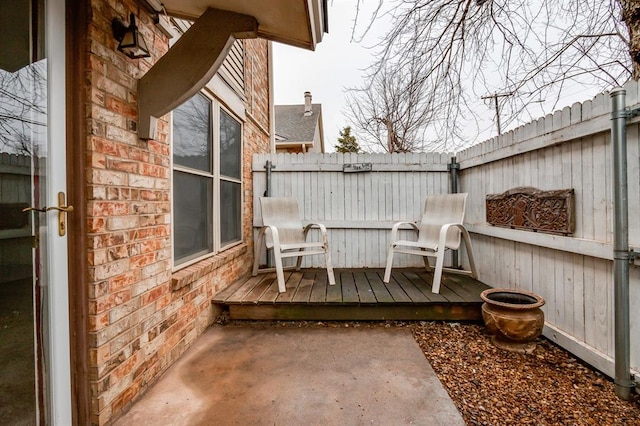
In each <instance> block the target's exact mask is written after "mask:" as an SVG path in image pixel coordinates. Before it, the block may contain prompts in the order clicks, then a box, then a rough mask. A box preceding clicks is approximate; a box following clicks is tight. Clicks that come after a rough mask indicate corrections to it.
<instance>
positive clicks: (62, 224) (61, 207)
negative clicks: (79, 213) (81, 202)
mask: <svg viewBox="0 0 640 426" xmlns="http://www.w3.org/2000/svg"><path fill="white" fill-rule="evenodd" d="M65 202H66V196H65V194H64V192H58V207H47V208H46V211H51V210H55V211H57V212H58V235H60V236H61V237H63V236H64V235H65V234H66V233H67V213H68V212H72V211H73V206H67V205H65Z"/></svg>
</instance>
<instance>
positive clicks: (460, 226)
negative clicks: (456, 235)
mask: <svg viewBox="0 0 640 426" xmlns="http://www.w3.org/2000/svg"><path fill="white" fill-rule="evenodd" d="M451 227H454V228H458V229H460V231H461V232H462V233H463V234H467V235H468V233H467V229H466V228H465V227H464V225H463V224H462V223H445V224H444V225H442V227H441V228H440V237H439V241H438V246H444V247H446V242H447V232H448V231H449V228H451ZM454 249H457V247H456V248H454Z"/></svg>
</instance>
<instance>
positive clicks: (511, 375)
mask: <svg viewBox="0 0 640 426" xmlns="http://www.w3.org/2000/svg"><path fill="white" fill-rule="evenodd" d="M410 327H411V330H412V332H413V335H414V337H415V339H416V341H417V342H418V344H419V345H420V347H421V348H422V351H423V352H424V354H425V356H426V358H427V359H428V360H429V363H430V364H431V366H432V367H433V369H434V370H435V372H436V374H437V375H438V378H439V379H440V381H441V382H442V384H443V385H444V387H445V388H446V389H447V391H448V392H449V395H450V396H451V398H452V399H453V402H454V403H455V405H456V407H457V408H458V410H459V411H460V413H462V416H463V417H464V420H465V422H466V423H467V424H469V425H640V401H639V399H638V397H637V395H636V397H635V400H634V401H631V402H626V401H622V400H621V399H619V398H618V397H617V396H616V395H615V390H614V385H613V382H612V381H611V380H609V378H608V377H606V376H604V375H602V374H600V373H599V372H597V371H595V370H593V369H592V368H591V367H589V366H587V365H585V364H583V363H582V362H580V361H578V360H576V359H575V358H574V357H573V356H572V355H571V354H569V353H567V352H566V351H564V350H563V349H561V348H559V347H558V346H556V345H555V344H553V343H552V342H550V341H549V340H547V339H545V338H544V337H541V338H538V341H537V343H538V344H537V347H536V350H535V351H534V352H533V353H532V354H530V355H524V354H518V353H512V352H507V351H504V350H501V349H498V348H496V347H495V346H493V345H492V344H491V341H490V336H489V335H488V333H487V332H486V329H485V328H484V326H480V325H473V324H458V323H443V322H429V323H418V324H412V325H410Z"/></svg>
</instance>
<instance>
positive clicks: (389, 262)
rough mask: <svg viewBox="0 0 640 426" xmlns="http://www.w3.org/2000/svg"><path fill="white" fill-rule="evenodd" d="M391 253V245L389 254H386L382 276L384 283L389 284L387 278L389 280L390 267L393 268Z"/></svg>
mask: <svg viewBox="0 0 640 426" xmlns="http://www.w3.org/2000/svg"><path fill="white" fill-rule="evenodd" d="M393 254H394V248H393V245H391V246H390V247H389V254H387V267H386V268H385V269H384V278H383V279H382V282H383V283H385V284H389V280H391V268H393Z"/></svg>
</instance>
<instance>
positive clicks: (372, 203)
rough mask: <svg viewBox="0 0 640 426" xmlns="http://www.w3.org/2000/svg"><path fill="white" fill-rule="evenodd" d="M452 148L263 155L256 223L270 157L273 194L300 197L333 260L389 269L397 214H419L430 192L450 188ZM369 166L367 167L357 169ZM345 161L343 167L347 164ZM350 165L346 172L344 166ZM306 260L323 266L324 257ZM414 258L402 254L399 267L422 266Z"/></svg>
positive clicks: (257, 166)
mask: <svg viewBox="0 0 640 426" xmlns="http://www.w3.org/2000/svg"><path fill="white" fill-rule="evenodd" d="M452 156H453V155H451V154H424V153H422V154H397V155H383V154H374V155H371V154H273V155H269V154H263V155H256V156H255V157H254V159H253V172H254V194H255V195H256V197H254V208H255V210H254V211H255V212H256V215H255V218H254V225H256V226H259V225H261V224H262V218H261V216H260V208H259V200H258V196H259V195H262V194H264V192H265V190H266V170H265V164H266V162H267V160H269V161H271V162H272V163H273V165H274V166H275V168H274V169H273V172H272V174H271V176H272V179H271V195H272V196H274V197H294V198H297V199H298V205H299V207H300V214H301V216H302V219H303V221H304V222H322V223H323V224H324V225H325V226H326V227H327V230H328V233H329V242H330V247H331V253H332V259H333V262H334V264H335V266H336V267H340V268H365V267H369V268H380V267H384V264H385V260H386V253H387V245H388V238H389V231H390V230H391V227H392V226H393V224H394V223H395V222H397V221H400V220H412V221H416V220H420V218H421V217H422V214H421V212H422V209H423V203H424V199H425V197H426V196H427V195H428V194H438V193H447V192H448V191H449V174H448V172H447V163H448V162H449V161H450V159H451V157H452ZM362 164H370V165H371V170H370V171H364V172H362V171H354V172H349V171H348V170H350V169H357V168H358V166H357V165H362ZM345 167H346V169H345ZM345 170H347V171H345ZM307 258H308V259H309V260H306V259H305V260H304V262H306V263H303V265H305V266H307V267H309V266H313V267H316V266H322V265H324V260H323V259H322V258H320V257H319V256H308V257H307ZM420 262H421V260H420V259H416V256H413V257H411V256H404V255H402V256H400V255H399V256H398V257H397V260H396V261H395V263H394V265H398V266H420V264H421V263H420Z"/></svg>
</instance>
